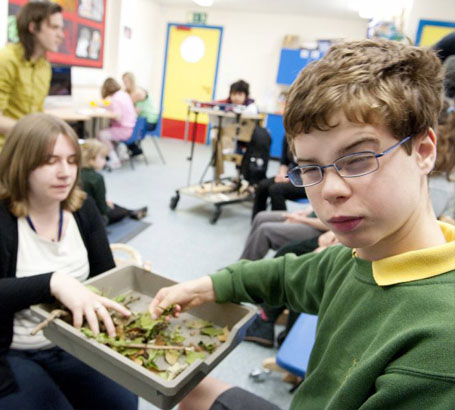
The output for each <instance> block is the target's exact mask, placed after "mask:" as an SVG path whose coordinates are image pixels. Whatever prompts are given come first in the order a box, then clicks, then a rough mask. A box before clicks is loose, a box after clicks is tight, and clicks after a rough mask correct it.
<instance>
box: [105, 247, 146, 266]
mask: <svg viewBox="0 0 455 410" xmlns="http://www.w3.org/2000/svg"><path fill="white" fill-rule="evenodd" d="M110 248H111V251H112V254H113V256H114V262H115V266H117V267H118V266H126V265H131V264H134V265H137V266H142V258H141V255H140V254H139V252H138V251H137V250H136V249H134V248H133V247H132V246H130V245H126V244H124V243H111V245H110Z"/></svg>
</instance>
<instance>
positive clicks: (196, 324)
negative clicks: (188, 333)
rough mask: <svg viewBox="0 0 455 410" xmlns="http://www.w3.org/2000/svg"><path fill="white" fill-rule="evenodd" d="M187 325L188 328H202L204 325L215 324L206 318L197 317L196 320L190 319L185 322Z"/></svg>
mask: <svg viewBox="0 0 455 410" xmlns="http://www.w3.org/2000/svg"><path fill="white" fill-rule="evenodd" d="M185 326H186V327H187V328H188V329H202V328H204V327H209V326H213V324H212V323H211V322H209V321H208V320H204V319H195V320H188V321H187V322H186V323H185Z"/></svg>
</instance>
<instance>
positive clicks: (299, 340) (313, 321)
mask: <svg viewBox="0 0 455 410" xmlns="http://www.w3.org/2000/svg"><path fill="white" fill-rule="evenodd" d="M317 323H318V317H317V316H314V315H309V314H307V313H301V314H300V316H299V318H298V319H297V321H296V322H295V323H294V326H292V329H291V331H290V332H289V333H288V335H287V336H286V339H284V342H283V344H282V345H281V347H280V350H279V351H278V354H277V357H276V363H277V364H278V366H280V367H281V368H283V369H285V370H287V371H289V372H291V373H293V374H295V375H297V376H299V377H302V378H304V377H305V373H306V370H307V366H308V361H309V359H310V354H311V350H312V349H313V344H314V340H315V337H316V326H317Z"/></svg>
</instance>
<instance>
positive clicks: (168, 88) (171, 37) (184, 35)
mask: <svg viewBox="0 0 455 410" xmlns="http://www.w3.org/2000/svg"><path fill="white" fill-rule="evenodd" d="M221 38H222V28H221V27H212V26H194V25H178V24H173V23H171V24H168V34H167V44H166V56H165V66H164V75H163V87H162V91H161V93H162V95H161V104H162V106H161V112H162V124H161V135H162V136H164V137H171V138H180V139H183V137H184V129H185V121H186V116H187V104H186V100H188V99H193V100H200V101H211V100H212V99H213V97H214V94H215V86H216V77H217V72H218V61H219V52H220V46H221ZM193 125H194V124H191V123H190V135H192V134H191V133H192V127H193ZM207 127H208V117H207V116H206V115H199V118H198V126H197V135H196V141H197V142H205V141H206V136H207Z"/></svg>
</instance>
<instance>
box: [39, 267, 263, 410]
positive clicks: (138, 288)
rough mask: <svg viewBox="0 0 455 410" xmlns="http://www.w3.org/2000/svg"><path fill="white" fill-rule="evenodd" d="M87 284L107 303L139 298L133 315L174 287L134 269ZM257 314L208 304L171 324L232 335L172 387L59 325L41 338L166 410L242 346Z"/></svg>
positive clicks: (42, 308) (45, 311)
mask: <svg viewBox="0 0 455 410" xmlns="http://www.w3.org/2000/svg"><path fill="white" fill-rule="evenodd" d="M85 283H86V284H90V285H93V286H95V287H97V288H98V289H100V290H101V291H102V292H103V293H104V294H106V295H108V296H109V297H115V296H118V295H122V294H125V293H127V292H128V291H134V293H135V294H140V295H141V298H140V300H139V301H137V302H134V303H132V304H131V305H130V306H129V307H130V308H131V309H132V310H133V311H136V312H142V311H145V310H146V309H147V306H148V304H149V302H150V301H151V300H152V297H153V296H154V295H155V294H156V293H157V292H158V290H159V289H161V288H162V287H163V286H169V285H173V284H175V283H176V282H174V281H172V280H169V279H167V278H164V277H162V276H159V275H157V274H155V273H151V272H149V271H146V270H144V269H141V268H139V267H137V266H133V265H132V266H126V267H123V268H115V269H112V270H110V271H108V272H106V273H103V274H101V275H99V276H97V277H95V278H92V279H90V280H88V281H86V282H85ZM31 309H32V311H33V312H34V313H35V314H37V315H38V316H39V317H40V318H42V319H46V318H47V317H48V316H49V312H50V307H49V306H47V305H36V306H32V308H31ZM255 313H256V309H255V308H254V307H249V306H244V305H237V304H233V303H226V304H215V303H210V304H206V305H203V306H199V307H197V308H194V309H192V310H191V314H190V313H183V314H182V315H181V316H180V317H179V319H173V321H174V320H176V321H177V320H180V321H184V320H187V319H194V318H200V319H205V320H209V321H211V322H213V323H214V324H215V325H217V326H220V327H224V326H228V328H229V330H230V333H229V337H228V340H227V341H226V342H225V343H221V344H220V345H219V346H218V348H217V349H216V350H215V351H214V352H213V353H212V354H210V355H208V356H207V357H206V359H205V360H203V361H201V360H199V359H198V360H196V361H195V362H194V363H192V364H191V365H190V366H189V367H187V368H186V369H185V370H184V371H183V372H182V373H181V374H180V375H178V376H177V377H176V378H175V379H174V380H171V381H168V380H164V379H162V378H161V377H159V376H158V375H156V374H154V373H153V372H151V371H149V370H147V369H145V368H143V367H141V366H139V365H137V364H135V363H134V362H133V361H132V360H130V359H128V358H126V357H124V356H122V355H121V354H120V353H117V352H115V351H114V350H112V349H110V348H109V347H107V346H104V345H102V344H100V343H98V342H96V341H95V340H92V339H87V338H86V337H85V336H84V335H83V334H82V333H81V332H80V331H79V330H77V329H75V328H74V327H73V326H71V325H69V324H68V323H66V322H64V321H62V320H60V319H56V320H55V321H53V322H52V323H51V324H49V326H48V327H47V328H45V329H44V335H45V336H46V337H47V338H48V339H50V340H51V341H52V342H54V343H55V344H56V345H57V346H59V347H61V348H62V349H64V350H66V351H67V352H68V353H70V354H72V355H73V356H75V357H77V358H79V359H80V360H82V361H83V362H85V363H87V364H88V365H90V366H91V367H93V368H95V369H96V370H98V371H99V372H101V373H103V374H104V375H106V376H108V377H110V378H111V379H112V380H115V381H116V382H117V383H119V384H121V385H122V386H124V387H126V388H127V389H129V390H131V391H132V392H134V393H136V394H137V395H139V396H141V397H143V398H145V399H146V400H148V401H149V402H151V403H153V404H154V405H155V406H157V407H159V408H161V409H170V408H172V407H173V406H175V405H176V404H177V403H178V402H179V401H181V400H182V399H183V397H185V395H186V394H187V393H189V392H190V391H191V390H192V389H193V388H194V387H195V386H196V385H197V384H198V383H199V382H200V381H201V380H202V379H203V378H204V377H205V376H206V375H207V374H208V373H209V372H210V371H211V370H212V369H213V368H214V367H215V366H216V365H217V364H218V363H219V362H220V361H221V360H223V359H224V358H225V357H226V356H227V355H228V354H229V352H231V351H232V350H233V349H234V348H235V347H236V346H237V345H238V344H239V343H240V341H241V340H242V339H243V337H244V336H245V332H246V329H247V328H248V326H249V324H250V323H251V322H252V321H253V319H254V316H255Z"/></svg>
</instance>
